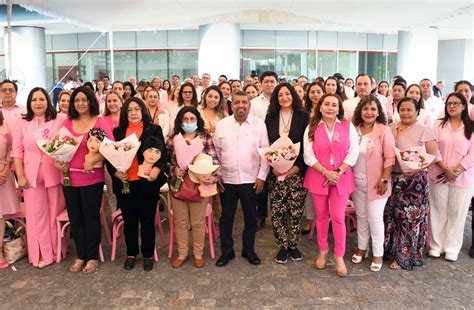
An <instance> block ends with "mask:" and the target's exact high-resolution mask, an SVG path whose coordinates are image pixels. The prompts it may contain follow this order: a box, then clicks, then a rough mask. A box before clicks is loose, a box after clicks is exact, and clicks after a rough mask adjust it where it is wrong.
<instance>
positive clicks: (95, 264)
mask: <svg viewBox="0 0 474 310" xmlns="http://www.w3.org/2000/svg"><path fill="white" fill-rule="evenodd" d="M97 270H99V261H98V260H96V259H91V260H88V261H87V264H86V267H84V269H82V272H83V273H85V274H91V273H95V272H97Z"/></svg>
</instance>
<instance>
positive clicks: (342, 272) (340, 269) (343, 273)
mask: <svg viewBox="0 0 474 310" xmlns="http://www.w3.org/2000/svg"><path fill="white" fill-rule="evenodd" d="M334 258H335V259H334V262H335V263H336V274H337V275H338V276H339V277H347V268H346V264H345V263H344V258H343V257H337V256H335V257H334ZM338 261H339V263H338Z"/></svg>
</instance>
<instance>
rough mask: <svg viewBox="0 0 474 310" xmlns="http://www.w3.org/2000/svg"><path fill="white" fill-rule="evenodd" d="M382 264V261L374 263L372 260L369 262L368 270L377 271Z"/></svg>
mask: <svg viewBox="0 0 474 310" xmlns="http://www.w3.org/2000/svg"><path fill="white" fill-rule="evenodd" d="M382 265H383V263H374V262H372V263H371V264H370V271H373V272H378V271H380V269H382Z"/></svg>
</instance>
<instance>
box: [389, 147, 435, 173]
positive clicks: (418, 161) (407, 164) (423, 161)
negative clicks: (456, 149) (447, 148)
mask: <svg viewBox="0 0 474 310" xmlns="http://www.w3.org/2000/svg"><path fill="white" fill-rule="evenodd" d="M395 155H396V157H397V161H398V164H399V166H400V169H401V170H402V172H404V173H410V172H417V171H420V170H423V169H425V168H426V167H428V166H429V165H430V164H431V163H432V162H433V160H434V159H435V157H436V156H434V155H431V154H428V153H427V152H426V149H425V147H424V146H417V147H412V148H409V149H406V150H403V151H402V150H400V149H397V148H395Z"/></svg>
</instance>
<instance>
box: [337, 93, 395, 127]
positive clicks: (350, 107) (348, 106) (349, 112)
mask: <svg viewBox="0 0 474 310" xmlns="http://www.w3.org/2000/svg"><path fill="white" fill-rule="evenodd" d="M379 101H380V99H379ZM359 102H360V97H359V96H357V97H354V98H352V99H347V100H345V101H344V102H343V103H342V107H343V108H344V118H345V119H347V120H348V121H349V122H352V116H354V111H355V109H356V108H357V105H358V104H359ZM380 103H381V104H382V110H383V113H385V115H387V108H386V107H385V105H386V104H385V102H380Z"/></svg>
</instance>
